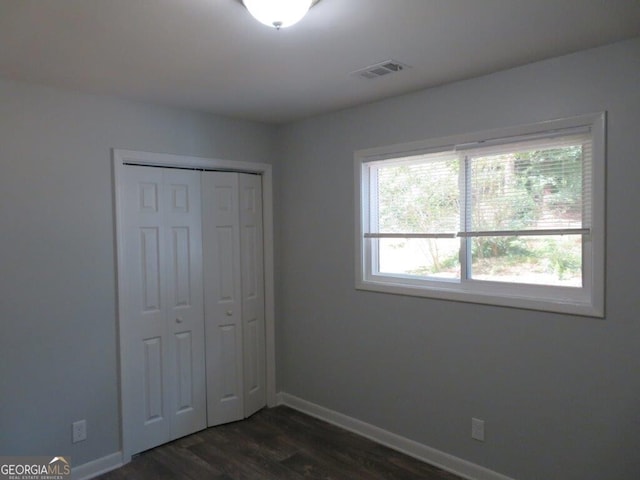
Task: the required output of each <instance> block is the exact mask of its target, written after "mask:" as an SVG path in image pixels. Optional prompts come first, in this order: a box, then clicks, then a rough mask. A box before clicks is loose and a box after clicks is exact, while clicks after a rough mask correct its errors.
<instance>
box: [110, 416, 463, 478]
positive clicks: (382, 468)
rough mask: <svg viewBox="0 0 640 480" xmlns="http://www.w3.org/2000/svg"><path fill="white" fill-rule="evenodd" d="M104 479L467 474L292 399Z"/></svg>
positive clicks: (151, 455) (148, 455)
mask: <svg viewBox="0 0 640 480" xmlns="http://www.w3.org/2000/svg"><path fill="white" fill-rule="evenodd" d="M98 478H99V480H125V479H126V480H303V479H307V480H347V479H348V480H357V479H362V480H408V479H424V480H462V479H461V478H460V477H457V476H455V475H453V474H451V473H448V472H445V471H443V470H441V469H439V468H436V467H434V466H432V465H429V464H426V463H424V462H421V461H419V460H417V459H415V458H412V457H409V456H407V455H404V454H402V453H399V452H397V451H394V450H391V449H389V448H387V447H384V446H382V445H380V444H377V443H375V442H373V441H371V440H368V439H366V438H364V437H361V436H359V435H356V434H354V433H351V432H348V431H346V430H343V429H341V428H339V427H336V426H335V425H331V424H329V423H326V422H324V421H322V420H318V419H316V418H313V417H310V416H308V415H305V414H303V413H300V412H298V411H296V410H293V409H291V408H288V407H284V406H280V407H275V408H271V409H264V410H261V411H260V412H258V413H256V414H255V415H253V416H252V417H251V418H249V419H247V420H244V421H241V422H235V423H230V424H226V425H221V426H219V427H214V428H209V429H207V430H203V431H202V432H198V433H195V434H193V435H190V436H188V437H184V438H181V439H178V440H176V441H174V442H171V443H169V444H166V445H162V446H160V447H158V448H155V449H153V450H149V451H147V452H143V453H141V454H140V455H138V456H136V457H134V458H133V459H132V461H131V462H130V463H128V464H127V465H125V466H123V467H121V468H119V469H117V470H114V471H112V472H109V473H106V474H104V475H102V476H100V477H98Z"/></svg>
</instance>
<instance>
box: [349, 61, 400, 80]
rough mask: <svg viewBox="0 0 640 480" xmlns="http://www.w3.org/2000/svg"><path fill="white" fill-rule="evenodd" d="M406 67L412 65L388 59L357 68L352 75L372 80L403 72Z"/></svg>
mask: <svg viewBox="0 0 640 480" xmlns="http://www.w3.org/2000/svg"><path fill="white" fill-rule="evenodd" d="M406 68H410V67H409V66H408V65H406V64H404V63H400V62H396V61H395V60H387V61H385V62H380V63H376V64H375V65H369V66H368V67H365V68H362V69H360V70H356V71H355V72H352V73H351V75H353V76H356V77H360V78H365V79H367V80H372V79H374V78H378V77H383V76H385V75H389V74H390V73H397V72H401V71H402V70H404V69H406Z"/></svg>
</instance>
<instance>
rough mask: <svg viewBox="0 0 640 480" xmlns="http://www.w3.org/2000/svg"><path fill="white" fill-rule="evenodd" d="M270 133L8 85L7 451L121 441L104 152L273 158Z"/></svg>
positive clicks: (0, 98)
mask: <svg viewBox="0 0 640 480" xmlns="http://www.w3.org/2000/svg"><path fill="white" fill-rule="evenodd" d="M274 132H275V131H274V128H273V127H267V126H264V125H259V124H252V123H247V122H239V121H233V120H226V119H223V118H220V117H215V116H211V115H205V114H199V113H195V112H186V111H180V110H173V109H167V108H161V107H154V106H148V105H142V104H135V103H131V102H126V101H121V100H115V99H109V98H106V97H99V96H90V95H83V94H76V93H67V92H62V91H57V90H54V89H49V88H42V87H35V86H28V85H24V84H15V83H11V82H5V81H0V165H1V169H2V170H1V173H0V225H1V226H2V227H1V228H2V234H1V235H0V252H1V253H0V296H1V297H0V298H1V299H2V301H1V303H0V321H1V322H2V323H1V326H2V331H1V332H0V455H11V454H14V455H18V454H19V455H30V454H39V455H53V454H57V455H71V456H72V462H73V465H75V466H77V465H80V464H82V463H85V462H87V461H90V460H94V459H97V458H100V457H103V456H105V455H108V454H111V453H114V452H116V451H118V450H119V449H120V438H119V435H120V432H119V423H120V420H119V411H118V379H117V351H116V344H117V340H116V320H115V319H116V297H115V243H114V209H113V192H112V190H113V184H112V171H111V170H112V169H111V153H110V149H111V148H114V147H115V148H126V149H132V150H145V151H153V152H162V153H177V154H185V155H195V156H204V157H215V158H225V159H230V160H244V161H261V162H270V161H271V158H272V154H273V142H274V138H275V137H274ZM83 418H84V419H86V420H87V424H88V434H89V437H88V440H87V441H85V442H82V443H78V444H75V445H72V444H71V441H70V440H71V422H72V421H74V420H78V419H83Z"/></svg>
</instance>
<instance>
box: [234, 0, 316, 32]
mask: <svg viewBox="0 0 640 480" xmlns="http://www.w3.org/2000/svg"><path fill="white" fill-rule="evenodd" d="M242 2H243V3H244V6H245V7H247V10H249V13H250V14H251V15H253V16H254V17H255V19H256V20H258V21H259V22H260V23H264V24H265V25H268V26H269V27H275V28H277V29H280V28H285V27H290V26H291V25H293V24H294V23H298V22H299V21H300V20H302V17H304V16H305V15H306V13H307V11H309V8H311V4H312V3H313V0H242Z"/></svg>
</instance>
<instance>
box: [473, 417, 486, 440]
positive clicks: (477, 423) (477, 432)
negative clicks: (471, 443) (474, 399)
mask: <svg viewBox="0 0 640 480" xmlns="http://www.w3.org/2000/svg"><path fill="white" fill-rule="evenodd" d="M471 438H473V439H474V440H479V441H481V442H484V420H480V419H479V418H472V419H471Z"/></svg>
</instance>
